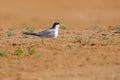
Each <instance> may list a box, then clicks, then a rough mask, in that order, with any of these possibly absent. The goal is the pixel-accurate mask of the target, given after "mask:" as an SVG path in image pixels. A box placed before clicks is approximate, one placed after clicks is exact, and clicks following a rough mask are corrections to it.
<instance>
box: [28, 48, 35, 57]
mask: <svg viewBox="0 0 120 80" xmlns="http://www.w3.org/2000/svg"><path fill="white" fill-rule="evenodd" d="M34 52H35V49H34V47H33V46H29V47H28V53H29V54H30V55H32V54H34Z"/></svg>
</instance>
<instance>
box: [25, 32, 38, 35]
mask: <svg viewBox="0 0 120 80" xmlns="http://www.w3.org/2000/svg"><path fill="white" fill-rule="evenodd" d="M23 34H25V35H35V36H36V33H30V32H23Z"/></svg>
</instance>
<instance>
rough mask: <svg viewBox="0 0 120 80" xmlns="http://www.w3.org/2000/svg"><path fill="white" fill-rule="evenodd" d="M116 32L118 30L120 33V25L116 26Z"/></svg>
mask: <svg viewBox="0 0 120 80" xmlns="http://www.w3.org/2000/svg"><path fill="white" fill-rule="evenodd" d="M115 30H116V32H117V33H120V25H116V26H115Z"/></svg>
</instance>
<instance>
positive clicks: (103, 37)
mask: <svg viewBox="0 0 120 80" xmlns="http://www.w3.org/2000/svg"><path fill="white" fill-rule="evenodd" d="M99 38H100V40H108V37H107V36H106V35H100V36H99Z"/></svg>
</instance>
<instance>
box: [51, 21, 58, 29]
mask: <svg viewBox="0 0 120 80" xmlns="http://www.w3.org/2000/svg"><path fill="white" fill-rule="evenodd" d="M59 24H60V23H59V22H55V23H54V24H53V27H52V28H54V27H55V26H56V25H59Z"/></svg>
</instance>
